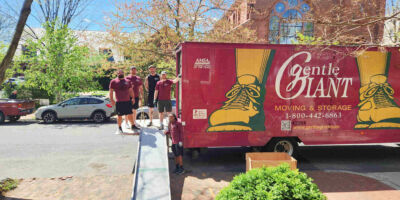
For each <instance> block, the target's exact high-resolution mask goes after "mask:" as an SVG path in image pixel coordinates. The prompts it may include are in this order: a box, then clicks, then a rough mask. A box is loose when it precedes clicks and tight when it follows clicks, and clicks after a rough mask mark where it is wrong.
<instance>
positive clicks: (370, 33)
mask: <svg viewBox="0 0 400 200" xmlns="http://www.w3.org/2000/svg"><path fill="white" fill-rule="evenodd" d="M283 1H285V0H238V1H236V2H235V3H234V4H233V5H232V7H231V9H230V11H228V13H226V16H227V17H228V19H229V21H230V22H231V24H232V28H235V27H237V26H240V25H241V24H243V23H244V22H246V21H247V20H250V21H251V22H252V23H251V24H252V25H251V29H255V30H256V32H257V36H258V38H259V40H260V41H264V42H265V41H268V35H269V21H270V17H271V11H273V10H274V8H275V5H276V4H277V3H279V2H283ZM303 2H305V3H307V4H308V5H309V6H310V11H309V12H308V13H309V14H308V15H306V17H307V18H308V19H310V20H313V21H314V36H316V37H323V38H328V37H333V33H335V31H338V30H341V31H343V30H348V31H349V32H347V33H341V36H342V37H343V38H345V37H346V38H348V40H354V42H355V43H356V42H359V41H360V40H366V41H367V42H369V41H371V38H372V42H377V41H379V40H381V39H382V37H383V26H384V24H383V23H379V24H376V25H370V26H369V28H367V27H366V26H364V27H362V28H354V26H346V27H343V26H328V25H326V24H324V23H326V22H330V23H331V24H332V22H337V21H338V20H341V21H343V20H345V21H350V22H351V20H354V19H361V18H364V17H368V16H369V17H370V16H384V15H385V2H386V1H385V0H303ZM363 22H366V20H364V21H363Z"/></svg>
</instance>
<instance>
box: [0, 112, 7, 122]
mask: <svg viewBox="0 0 400 200" xmlns="http://www.w3.org/2000/svg"><path fill="white" fill-rule="evenodd" d="M4 120H6V116H4V114H3V112H1V111H0V124H2V123H3V122H4Z"/></svg>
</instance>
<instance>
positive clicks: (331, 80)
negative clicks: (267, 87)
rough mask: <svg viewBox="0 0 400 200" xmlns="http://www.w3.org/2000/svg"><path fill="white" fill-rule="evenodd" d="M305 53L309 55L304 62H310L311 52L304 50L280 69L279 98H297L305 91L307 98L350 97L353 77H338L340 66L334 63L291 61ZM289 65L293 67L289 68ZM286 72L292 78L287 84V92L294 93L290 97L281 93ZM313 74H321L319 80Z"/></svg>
mask: <svg viewBox="0 0 400 200" xmlns="http://www.w3.org/2000/svg"><path fill="white" fill-rule="evenodd" d="M303 54H305V55H306V56H307V57H306V58H305V61H304V64H306V63H309V62H310V61H311V59H312V56H311V53H310V52H306V51H302V52H299V53H296V54H294V55H292V56H291V57H290V58H288V59H287V60H286V61H285V62H284V63H283V64H282V66H281V68H280V69H279V71H278V74H277V76H276V80H275V91H276V94H277V95H278V96H279V98H281V99H285V100H289V99H295V98H297V97H299V96H300V95H301V94H302V93H303V92H304V91H306V94H305V96H304V97H305V98H316V97H320V98H331V97H335V98H337V97H338V96H340V95H341V97H342V98H347V97H348V96H347V89H348V87H349V85H352V83H353V78H344V77H338V76H339V75H340V68H339V67H337V66H332V63H327V64H325V65H323V66H310V65H305V66H301V65H300V64H298V63H291V62H292V61H293V60H294V59H295V58H296V57H298V56H300V55H303ZM288 66H292V67H291V68H288ZM286 70H289V71H288V72H289V73H285V71H286ZM284 74H288V76H289V77H288V78H290V79H292V81H291V82H290V83H289V84H288V85H287V86H286V92H287V93H289V94H293V95H291V96H288V97H284V96H282V94H281V85H282V83H281V82H282V78H283V76H284ZM313 76H319V80H317V79H316V78H315V77H313ZM321 76H322V77H321ZM324 84H325V85H324ZM296 86H297V87H296ZM295 88H298V90H297V91H293V90H294V89H295Z"/></svg>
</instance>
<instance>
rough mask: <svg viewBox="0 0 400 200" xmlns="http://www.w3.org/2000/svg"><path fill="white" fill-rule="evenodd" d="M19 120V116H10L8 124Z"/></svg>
mask: <svg viewBox="0 0 400 200" xmlns="http://www.w3.org/2000/svg"><path fill="white" fill-rule="evenodd" d="M20 118H21V116H10V122H16V121H18V120H19V119H20Z"/></svg>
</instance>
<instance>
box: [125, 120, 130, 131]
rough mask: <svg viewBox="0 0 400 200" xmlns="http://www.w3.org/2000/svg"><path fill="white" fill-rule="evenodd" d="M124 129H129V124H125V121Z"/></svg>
mask: <svg viewBox="0 0 400 200" xmlns="http://www.w3.org/2000/svg"><path fill="white" fill-rule="evenodd" d="M125 128H126V129H129V128H130V127H129V122H127V121H125Z"/></svg>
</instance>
